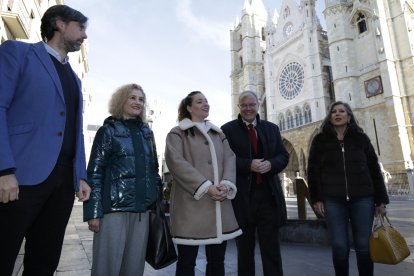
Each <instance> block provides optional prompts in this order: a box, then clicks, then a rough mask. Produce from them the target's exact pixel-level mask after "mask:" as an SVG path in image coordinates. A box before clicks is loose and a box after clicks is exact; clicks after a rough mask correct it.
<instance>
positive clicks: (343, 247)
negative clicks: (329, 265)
mask: <svg viewBox="0 0 414 276" xmlns="http://www.w3.org/2000/svg"><path fill="white" fill-rule="evenodd" d="M324 206H325V218H326V223H327V225H328V231H329V234H330V237H331V243H332V259H333V264H334V268H335V274H336V275H337V276H342V275H344V276H347V275H348V274H349V250H350V241H349V233H348V225H349V221H350V222H351V229H352V237H353V241H354V247H355V251H356V256H357V264H358V271H359V275H361V276H370V275H373V273H374V265H373V263H372V261H371V258H370V255H369V236H370V235H371V231H372V223H373V219H374V209H375V207H374V198H373V197H359V198H354V199H351V200H350V201H346V200H345V199H342V198H327V199H325V201H324Z"/></svg>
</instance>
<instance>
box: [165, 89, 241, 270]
mask: <svg viewBox="0 0 414 276" xmlns="http://www.w3.org/2000/svg"><path fill="white" fill-rule="evenodd" d="M209 109H210V106H209V104H208V102H207V99H206V98H205V96H204V95H203V94H202V93H201V92H199V91H194V92H191V93H190V94H188V96H187V97H186V98H184V99H183V100H182V101H181V103H180V106H179V109H178V121H179V124H178V126H177V127H174V128H173V129H172V130H171V131H170V133H169V134H168V135H167V141H166V152H165V160H166V163H167V166H168V169H169V171H170V173H171V175H172V176H173V185H172V189H171V205H170V213H171V234H172V236H173V241H174V243H176V244H177V249H178V262H177V269H176V275H194V267H195V262H196V258H197V252H198V246H199V245H206V247H205V248H206V257H207V268H206V275H223V276H224V275H225V272H224V255H225V251H226V241H227V240H229V239H233V238H235V237H237V236H239V235H240V234H241V230H240V229H239V226H238V224H237V221H236V218H235V216H234V212H233V207H232V204H231V199H233V198H234V197H235V195H236V192H237V189H236V186H235V179H236V158H235V155H234V153H233V152H232V150H231V149H230V146H229V144H228V142H227V140H226V137H225V135H224V134H223V132H222V131H221V129H220V128H218V127H217V126H215V125H213V124H212V123H210V122H209V121H207V120H205V119H206V118H207V117H208V115H209Z"/></svg>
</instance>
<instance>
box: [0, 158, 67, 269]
mask: <svg viewBox="0 0 414 276" xmlns="http://www.w3.org/2000/svg"><path fill="white" fill-rule="evenodd" d="M72 180H73V169H72V167H64V166H60V165H57V166H56V167H55V168H54V169H53V171H52V173H51V174H50V176H49V177H48V178H47V179H46V180H45V181H44V182H42V183H41V184H39V185H35V186H20V187H19V190H20V193H19V200H17V201H13V202H9V203H5V204H4V203H0V222H1V223H0V225H1V227H0V260H1V261H0V262H1V265H0V275H2V276H8V275H11V274H12V272H13V268H14V263H15V261H16V257H17V254H18V253H19V250H20V247H21V245H22V242H23V239H24V238H26V243H25V254H24V261H23V265H24V272H23V275H24V276H27V275H33V276H34V275H36V276H47V275H53V273H54V272H55V270H56V268H57V266H58V264H59V258H60V253H61V251H62V244H63V238H64V235H65V229H66V225H67V223H68V221H69V217H70V213H71V211H72V206H73V201H74V188H73V181H72Z"/></svg>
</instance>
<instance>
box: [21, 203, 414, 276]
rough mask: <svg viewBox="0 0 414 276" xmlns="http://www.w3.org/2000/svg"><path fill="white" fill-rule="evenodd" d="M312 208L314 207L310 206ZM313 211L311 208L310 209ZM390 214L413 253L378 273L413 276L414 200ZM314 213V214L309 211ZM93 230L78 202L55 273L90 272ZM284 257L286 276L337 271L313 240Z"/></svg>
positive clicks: (231, 259)
mask: <svg viewBox="0 0 414 276" xmlns="http://www.w3.org/2000/svg"><path fill="white" fill-rule="evenodd" d="M287 206H288V214H289V216H290V217H292V216H295V209H294V208H295V206H296V205H295V199H294V198H287ZM308 208H310V207H309V206H308ZM308 211H309V210H308ZM388 214H389V217H390V219H391V222H392V223H393V225H394V226H395V227H396V228H397V229H398V230H399V231H400V232H401V233H402V234H403V235H404V237H405V238H406V240H407V243H408V244H409V246H410V250H411V252H412V254H411V255H410V256H409V257H408V258H407V259H406V260H405V261H404V262H402V263H400V264H398V265H395V266H392V265H383V264H376V265H375V275H376V276H391V275H399V276H412V275H414V201H413V200H405V201H403V200H398V201H395V200H394V201H392V202H391V204H390V205H389V207H388ZM309 215H312V214H308V216H309ZM92 240H93V233H92V232H90V231H89V230H88V227H87V224H86V223H84V222H83V221H82V205H81V204H79V203H75V205H74V209H73V212H72V215H71V218H70V221H69V225H68V227H67V231H66V235H65V241H64V245H63V250H62V256H61V260H60V263H59V266H58V269H57V271H56V273H55V276H86V275H90V265H91V261H92ZM281 250H282V259H283V268H284V274H285V275H286V276H297V275H301V276H307V275H309V276H328V275H334V270H333V266H332V262H331V254H330V247H329V246H320V245H312V244H295V243H282V245H281ZM23 254H24V252H23V249H22V250H21V252H20V253H19V256H18V260H17V261H16V265H15V272H14V273H13V276H20V275H21V274H22V268H21V266H22V261H23ZM236 255H237V252H236V246H235V243H234V241H229V242H228V246H227V251H226V276H227V275H228V276H236V275H237V257H236ZM205 264H206V257H205V253H204V247H200V250H199V254H198V258H197V262H196V273H195V275H196V276H202V275H205ZM174 274H175V264H172V265H170V266H169V267H166V268H164V269H161V270H154V269H152V268H151V267H150V266H149V265H148V264H146V267H145V272H144V276H170V275H174ZM357 274H358V273H357V268H356V257H355V252H354V251H353V250H351V253H350V275H357ZM256 275H258V276H260V275H263V273H262V268H261V260H260V253H259V249H258V246H257V247H256Z"/></svg>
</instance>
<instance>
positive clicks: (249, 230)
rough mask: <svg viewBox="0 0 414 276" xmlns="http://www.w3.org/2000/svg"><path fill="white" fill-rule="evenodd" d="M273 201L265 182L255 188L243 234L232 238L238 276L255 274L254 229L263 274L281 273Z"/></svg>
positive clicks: (275, 210)
mask: <svg viewBox="0 0 414 276" xmlns="http://www.w3.org/2000/svg"><path fill="white" fill-rule="evenodd" d="M274 200H275V199H274V197H273V196H272V195H271V192H270V191H269V190H268V189H267V187H266V186H265V185H263V184H261V185H258V186H257V187H255V191H254V194H253V197H252V201H251V204H250V208H249V224H248V225H247V226H246V227H243V228H242V231H243V234H242V235H241V236H238V237H237V238H236V245H237V269H238V275H239V276H254V275H255V259H254V250H255V245H256V231H257V237H258V240H259V247H260V255H261V257H262V264H263V275H264V276H282V275H283V267H282V256H281V253H280V242H279V226H278V222H277V216H276V215H275V214H277V212H278V210H277V208H276V203H275V202H274Z"/></svg>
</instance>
